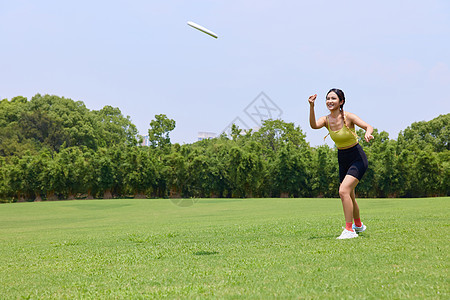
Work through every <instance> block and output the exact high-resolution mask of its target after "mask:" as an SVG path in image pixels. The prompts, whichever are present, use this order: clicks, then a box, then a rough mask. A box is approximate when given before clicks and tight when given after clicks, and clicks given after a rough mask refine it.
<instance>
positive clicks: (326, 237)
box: [308, 234, 337, 240]
mask: <svg viewBox="0 0 450 300" xmlns="http://www.w3.org/2000/svg"><path fill="white" fill-rule="evenodd" d="M336 237H337V236H336V235H334V234H329V235H313V236H310V237H309V238H308V240H317V239H332V238H336Z"/></svg>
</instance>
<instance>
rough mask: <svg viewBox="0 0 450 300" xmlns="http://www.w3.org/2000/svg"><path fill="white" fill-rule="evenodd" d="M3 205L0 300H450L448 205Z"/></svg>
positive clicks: (447, 201)
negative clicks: (352, 219) (347, 208)
mask: <svg viewBox="0 0 450 300" xmlns="http://www.w3.org/2000/svg"><path fill="white" fill-rule="evenodd" d="M359 204H360V208H361V215H362V220H363V222H364V223H365V224H366V225H367V226H368V230H367V231H366V232H365V233H363V234H361V235H360V237H358V238H356V239H351V240H336V237H337V236H338V235H339V234H340V233H341V231H342V228H341V227H342V226H343V225H344V219H343V213H342V206H341V203H340V200H339V199H200V200H198V202H196V203H195V204H194V205H192V206H189V207H180V206H177V205H175V204H174V203H172V202H171V201H170V200H150V199H147V200H88V201H85V200H82V201H81V200H79V201H61V202H40V203H15V204H2V205H0V253H1V255H0V266H1V267H0V280H1V282H0V298H1V299H23V298H25V299H28V298H29V299H49V298H51V299H55V298H57V299H58V298H64V299H68V298H70V299H72V298H78V299H80V298H83V299H98V298H108V299H111V298H118V299H123V298H127V299H144V298H145V299H148V298H160V297H169V298H199V299H204V298H241V297H245V298H258V299H261V298H264V299H267V298H275V297H277V298H288V299H291V298H292V299H304V298H306V299H310V298H321V299H323V298H329V299H338V298H343V299H399V298H415V299H424V298H427V299H430V298H431V299H433V298H435V299H448V298H449V286H450V285H449V275H448V274H449V255H448V253H449V220H450V218H449V216H450V214H449V212H450V210H449V208H450V198H449V197H447V198H428V199H360V200H359Z"/></svg>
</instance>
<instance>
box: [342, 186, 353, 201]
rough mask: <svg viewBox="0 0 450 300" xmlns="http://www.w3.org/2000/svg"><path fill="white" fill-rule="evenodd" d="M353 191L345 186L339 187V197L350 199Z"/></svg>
mask: <svg viewBox="0 0 450 300" xmlns="http://www.w3.org/2000/svg"><path fill="white" fill-rule="evenodd" d="M350 193H351V189H350V188H348V187H345V186H340V187H339V196H340V197H341V198H343V197H350Z"/></svg>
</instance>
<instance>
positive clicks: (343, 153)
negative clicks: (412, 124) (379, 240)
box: [308, 89, 373, 239]
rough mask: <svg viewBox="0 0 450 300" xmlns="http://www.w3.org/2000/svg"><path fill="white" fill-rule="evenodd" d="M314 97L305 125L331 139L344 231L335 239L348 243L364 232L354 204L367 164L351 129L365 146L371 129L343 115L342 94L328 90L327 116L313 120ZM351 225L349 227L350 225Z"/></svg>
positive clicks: (356, 205) (360, 121)
mask: <svg viewBox="0 0 450 300" xmlns="http://www.w3.org/2000/svg"><path fill="white" fill-rule="evenodd" d="M316 98H317V94H315V95H312V96H310V97H309V98H308V101H309V106H310V110H309V124H310V125H311V128H313V129H319V128H322V127H324V126H325V127H326V128H327V129H328V131H329V135H330V137H331V139H332V140H333V141H334V142H335V144H336V147H337V148H338V162H339V179H340V183H341V184H340V187H339V196H340V197H341V200H342V206H343V208H344V216H345V229H344V231H342V234H341V235H340V236H339V237H338V239H351V238H355V237H358V234H357V233H360V232H363V231H364V230H366V226H365V225H364V224H363V223H362V222H361V218H360V215H359V207H358V203H356V200H355V187H356V185H357V184H358V183H359V181H360V180H361V178H362V176H363V175H364V173H365V172H366V170H367V166H368V162H367V157H366V154H365V153H364V151H363V149H362V148H361V146H360V145H359V143H358V136H357V135H356V133H355V125H358V126H359V127H361V128H363V129H364V130H365V131H366V134H365V136H364V139H365V140H366V141H367V142H369V141H370V140H372V139H373V136H372V132H373V127H372V126H370V125H369V124H367V123H366V122H364V121H363V120H361V119H360V118H359V117H358V116H356V115H355V114H352V113H349V112H345V113H344V103H345V96H344V92H343V91H341V90H339V89H331V90H330V91H329V92H328V93H327V96H326V105H327V108H328V110H329V111H330V114H329V115H328V116H324V117H320V118H319V119H318V120H316V116H315V114H314V102H315V100H316ZM353 220H354V221H355V224H353V222H352V221H353Z"/></svg>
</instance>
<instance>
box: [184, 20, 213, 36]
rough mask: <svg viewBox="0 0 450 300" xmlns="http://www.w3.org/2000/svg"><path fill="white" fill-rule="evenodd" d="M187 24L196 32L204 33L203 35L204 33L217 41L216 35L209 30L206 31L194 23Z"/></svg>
mask: <svg viewBox="0 0 450 300" xmlns="http://www.w3.org/2000/svg"><path fill="white" fill-rule="evenodd" d="M187 24H188V25H189V26H191V27H193V28H195V29H197V30H200V31H201V32H204V33H206V34H208V35H210V36H212V37H213V38H215V39H217V34H215V33H214V32H212V31H211V30H209V29H206V28H205V27H203V26H200V25H198V24H196V23H194V22H192V21H188V22H187Z"/></svg>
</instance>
